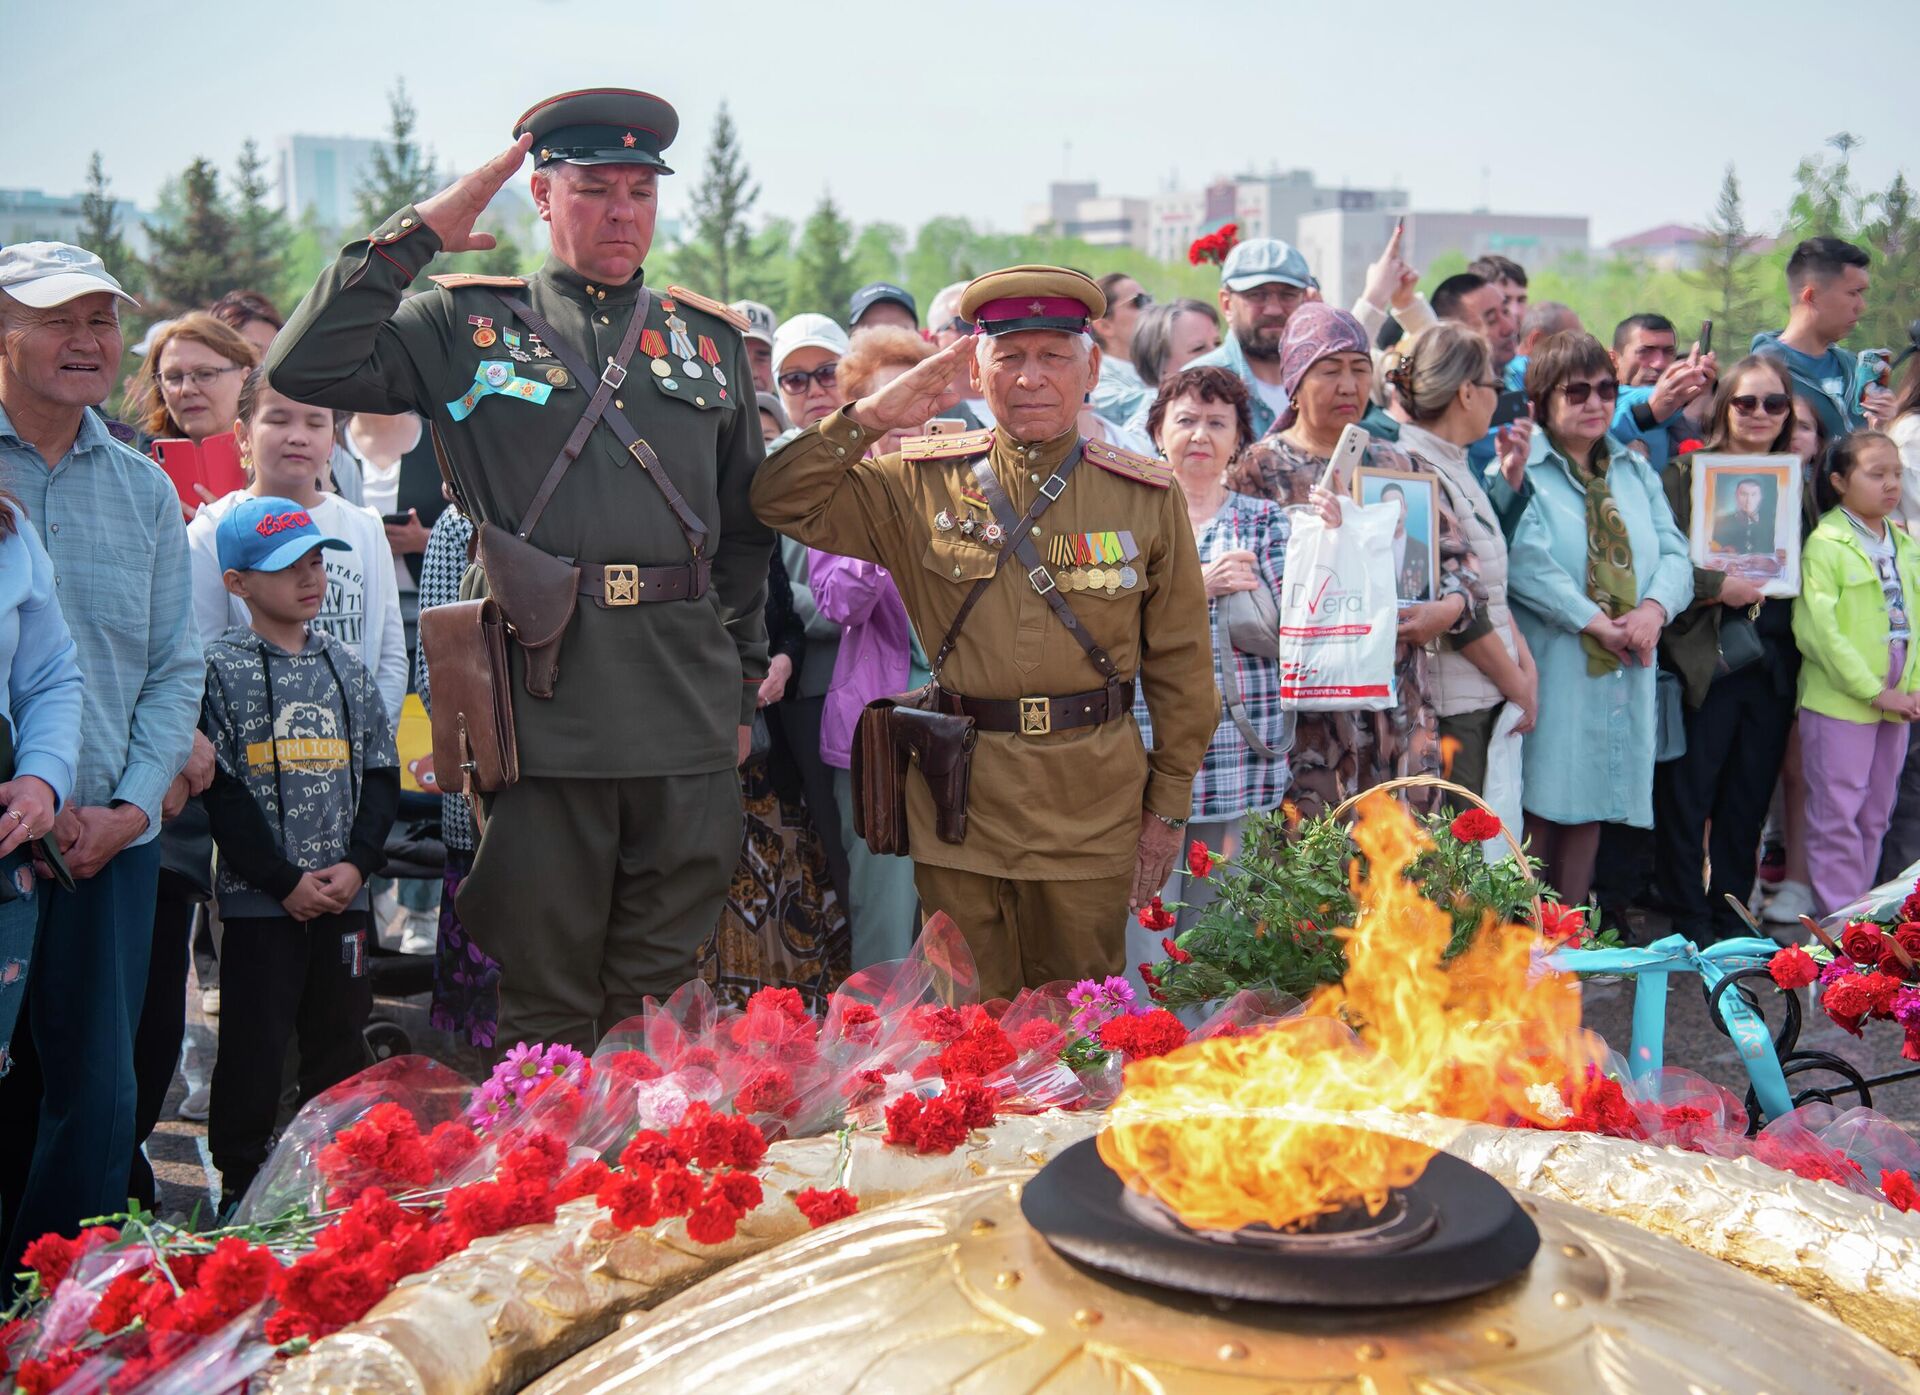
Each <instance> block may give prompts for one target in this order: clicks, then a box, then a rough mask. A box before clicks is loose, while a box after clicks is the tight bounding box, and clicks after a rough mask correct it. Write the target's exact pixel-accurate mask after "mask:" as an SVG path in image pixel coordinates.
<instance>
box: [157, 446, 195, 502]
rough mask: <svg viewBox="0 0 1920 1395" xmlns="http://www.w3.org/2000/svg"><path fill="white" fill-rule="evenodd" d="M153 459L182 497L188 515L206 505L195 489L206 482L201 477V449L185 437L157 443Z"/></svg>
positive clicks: (181, 500) (174, 489)
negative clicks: (197, 485)
mask: <svg viewBox="0 0 1920 1395" xmlns="http://www.w3.org/2000/svg"><path fill="white" fill-rule="evenodd" d="M153 459H154V461H155V463H156V464H158V465H159V466H160V468H161V469H162V470H164V471H166V474H167V478H168V479H170V480H172V481H173V492H174V493H175V494H178V495H179V496H180V506H181V507H182V508H184V509H185V510H186V511H187V513H188V514H192V512H193V511H194V510H195V509H197V508H199V507H200V506H201V505H202V504H204V503H206V500H205V499H202V498H201V497H200V491H199V490H197V489H195V488H194V486H195V485H196V484H204V483H206V481H205V480H203V479H202V478H201V477H200V448H199V447H198V446H196V445H195V444H194V443H193V442H192V441H189V440H188V439H187V438H186V437H184V436H180V437H174V438H170V439H168V440H164V441H155V442H154V443H153Z"/></svg>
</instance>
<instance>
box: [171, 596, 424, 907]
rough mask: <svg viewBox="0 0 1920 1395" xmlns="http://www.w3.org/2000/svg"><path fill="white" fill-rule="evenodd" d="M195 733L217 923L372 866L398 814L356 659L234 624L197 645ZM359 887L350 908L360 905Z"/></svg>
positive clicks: (318, 642) (380, 711)
mask: <svg viewBox="0 0 1920 1395" xmlns="http://www.w3.org/2000/svg"><path fill="white" fill-rule="evenodd" d="M200 728H201V730H202V731H204V732H205V733H206V736H207V739H208V740H209V741H211V742H212V743H213V750H214V758H215V769H214V777H213V784H212V785H211V786H210V787H209V788H208V790H207V794H206V803H207V817H208V820H209V822H210V823H211V824H212V826H213V839H214V842H215V843H217V844H218V845H219V848H220V872H219V878H218V882H217V884H216V886H215V888H214V890H215V893H216V894H217V895H218V897H219V899H220V914H221V916H222V918H223V919H234V918H241V917H249V916H253V917H262V916H268V917H277V916H283V915H285V914H286V909H285V907H284V906H282V904H281V902H282V900H283V899H284V898H285V897H287V896H289V895H291V894H292V892H293V889H294V887H295V886H297V885H298V884H299V882H300V877H301V875H302V874H303V873H305V872H317V871H319V870H320V869H321V868H323V867H331V866H333V865H334V864H335V863H337V862H350V863H352V864H353V865H354V866H355V867H356V868H358V869H359V871H360V875H361V878H362V880H363V881H364V880H365V879H366V878H369V877H371V876H372V875H373V874H374V873H375V872H376V871H378V870H379V868H380V865H381V863H382V861H383V860H384V855H383V849H384V848H385V846H386V841H387V831H388V830H389V829H390V828H391V827H392V826H393V819H394V815H395V813H396V812H398V810H399V807H400V770H399V758H398V756H396V755H395V753H394V738H393V726H392V724H391V723H390V722H389V720H388V718H387V709H386V705H385V704H384V703H383V702H382V701H381V699H380V693H379V691H378V689H376V688H375V686H374V683H373V679H372V678H371V677H370V676H369V675H368V673H367V670H366V666H365V665H364V664H362V663H361V662H360V659H359V657H358V656H357V655H356V654H354V652H353V651H352V650H351V649H349V648H348V647H347V646H345V645H343V644H342V643H340V641H338V640H337V639H334V638H333V637H332V636H330V635H328V634H325V633H324V632H322V631H320V630H317V629H309V630H308V632H307V642H306V646H305V647H304V648H303V649H301V651H300V652H299V653H298V654H290V653H288V652H287V651H286V650H284V649H282V648H280V647H279V646H278V645H276V644H272V643H270V642H268V641H267V640H265V639H262V638H261V637H260V636H259V635H257V634H255V633H254V632H253V631H252V630H250V629H247V628H246V627H245V626H242V625H236V626H234V627H233V628H232V629H230V630H228V631H227V632H226V633H225V634H223V635H221V636H220V638H219V639H217V640H215V641H214V642H213V643H212V644H211V645H210V646H208V648H207V687H206V696H205V698H204V700H203V702H202V706H201V714H200ZM367 905H368V901H367V891H366V887H365V886H364V885H363V886H362V887H361V888H360V893H359V895H357V896H356V897H355V898H354V900H353V903H352V905H351V906H350V907H349V909H351V910H365V909H367Z"/></svg>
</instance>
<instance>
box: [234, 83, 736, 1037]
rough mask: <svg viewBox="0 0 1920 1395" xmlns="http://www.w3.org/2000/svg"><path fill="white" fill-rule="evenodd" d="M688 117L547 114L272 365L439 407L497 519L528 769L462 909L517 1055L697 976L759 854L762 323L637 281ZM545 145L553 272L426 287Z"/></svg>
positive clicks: (590, 96) (594, 1031) (472, 484)
mask: <svg viewBox="0 0 1920 1395" xmlns="http://www.w3.org/2000/svg"><path fill="white" fill-rule="evenodd" d="M678 130H679V117H678V115H677V114H676V113H675V112H674V109H673V108H672V106H670V105H669V104H668V103H666V102H664V101H662V100H661V99H660V98H658V97H655V96H652V95H650V94H648V93H645V92H634V91H628V90H625V89H613V88H599V89H591V90H587V91H578V92H569V93H566V94H563V95H562V96H559V97H554V98H551V99H549V100H547V101H544V102H541V103H539V104H538V105H536V106H534V107H533V108H532V109H530V110H529V111H527V112H526V113H525V114H524V115H522V116H521V118H520V119H519V121H517V122H516V123H514V127H513V133H514V143H513V144H512V145H511V146H509V147H508V148H507V149H506V150H505V151H504V152H502V153H501V154H500V155H498V156H496V157H495V158H494V159H492V160H490V161H488V162H487V163H486V164H484V165H481V166H480V167H479V168H478V169H476V170H475V171H473V172H472V173H471V174H469V175H466V176H464V177H463V178H461V179H460V180H458V181H456V182H455V183H454V184H452V185H451V186H449V187H448V188H446V189H444V190H442V191H441V192H440V193H438V194H435V195H433V196H432V197H431V198H428V199H425V200H423V201H422V202H421V203H419V204H418V205H410V206H408V207H405V208H401V209H398V210H397V211H395V213H394V214H393V216H392V217H391V218H389V219H388V220H387V222H386V223H384V224H382V225H381V226H380V227H379V228H377V229H374V230H373V231H371V232H370V233H368V234H367V235H366V236H364V237H362V238H360V239H359V240H357V241H355V242H353V243H351V244H349V245H348V247H347V248H346V250H345V251H344V252H343V253H342V254H341V256H340V258H339V260H338V261H336V262H335V263H334V264H333V266H332V267H330V268H329V269H328V270H327V271H325V272H324V273H322V275H321V277H320V280H319V282H318V283H317V284H316V285H315V287H314V289H313V290H312V292H310V293H309V294H308V296H307V298H306V300H305V301H304V302H303V303H302V304H301V306H300V308H299V310H297V311H296V312H295V313H294V315H293V318H292V319H291V320H289V321H288V323H287V327H286V328H285V329H284V330H282V331H281V332H280V334H279V336H278V337H277V338H276V339H275V340H274V344H273V350H272V352H271V353H270V354H269V355H268V364H267V368H268V373H269V375H270V376H271V378H272V381H273V385H274V386H275V387H276V388H277V389H279V390H280V391H282V392H284V393H286V394H287V395H289V396H291V397H293V398H295V399H296V400H298V401H301V402H312V403H317V404H319V405H322V406H328V407H333V408H336V409H339V410H345V411H355V412H388V413H393V412H403V411H411V412H419V413H421V414H422V415H423V416H424V417H426V418H427V420H428V421H430V422H431V423H432V426H433V430H434V432H435V435H436V437H437V439H438V443H439V445H440V446H441V447H442V448H443V450H444V452H445V458H446V460H447V463H448V467H449V472H450V475H451V477H452V480H453V483H454V485H455V487H456V489H457V491H458V492H459V494H460V496H461V502H462V506H463V511H464V512H466V513H467V514H468V515H469V516H470V517H472V518H474V519H475V521H476V522H477V523H478V524H479V525H480V533H479V537H480V557H481V564H482V570H483V571H484V572H485V574H486V581H487V585H488V587H489V589H490V592H491V595H492V597H493V599H494V600H495V601H496V602H497V603H499V604H500V605H501V607H502V609H503V610H504V611H505V613H506V618H507V620H508V621H509V622H510V623H511V624H512V626H513V629H514V642H513V644H512V645H511V646H510V655H509V661H510V664H511V689H512V702H513V732H514V736H515V738H516V741H517V747H518V756H519V769H520V774H519V779H518V780H517V781H515V782H514V783H511V784H509V785H507V786H506V787H505V788H503V789H500V790H499V791H498V792H496V793H494V794H493V795H492V796H491V797H490V804H489V807H488V810H487V814H488V817H487V820H486V825H485V828H484V830H483V831H482V834H481V840H480V847H479V849H478V851H477V853H476V854H475V858H474V864H473V870H472V871H471V872H470V873H469V874H468V876H467V879H466V881H465V883H464V884H463V886H462V887H461V890H460V893H459V912H460V918H461V920H462V922H463V923H464V924H465V925H466V926H467V928H468V929H469V930H470V931H471V932H472V934H473V937H474V940H475V941H476V942H477V943H478V944H479V946H480V948H481V949H483V950H485V951H486V952H487V953H488V954H490V955H492V956H493V957H494V958H495V959H496V960H498V961H499V962H500V963H501V965H502V970H503V972H502V976H501V984H500V1018H499V1034H498V1037H497V1040H498V1041H499V1043H500V1045H501V1048H502V1049H504V1048H506V1047H507V1046H510V1045H511V1044H512V1043H514V1042H515V1041H520V1040H525V1041H549V1042H566V1043H568V1044H569V1045H572V1046H575V1047H582V1048H588V1049H590V1048H591V1047H592V1046H593V1044H594V1043H595V1042H597V1041H598V1040H599V1038H600V1036H601V1035H602V1034H603V1033H604V1032H605V1031H606V1030H607V1029H608V1028H610V1027H612V1026H613V1025H615V1024H616V1023H618V1022H620V1021H621V1020H622V1019H624V1018H626V1017H629V1016H632V1015H634V1014H636V1013H638V1012H640V1011H641V1010H642V1007H643V1005H644V1002H645V1000H646V999H647V998H648V997H649V996H653V997H658V998H664V997H665V996H666V995H668V994H670V993H672V992H673V990H674V989H676V988H678V987H679V986H680V985H681V984H683V983H685V982H686V981H687V980H689V979H691V978H692V977H694V975H695V973H696V971H697V967H696V966H697V960H698V955H699V949H700V946H701V945H702V944H704V943H705V942H706V941H707V939H708V938H709V937H710V936H711V935H712V933H713V927H714V926H715V924H717V923H718V920H719V916H720V910H721V905H722V903H723V901H724V898H725V896H726V892H727V888H728V885H729V884H730V883H731V881H732V878H733V873H734V869H735V866H736V864H737V861H738V855H739V850H740V837H741V811H740V783H739V774H738V771H737V769H736V767H737V765H738V763H739V761H741V760H742V759H744V758H745V756H746V753H747V745H748V736H749V733H750V731H751V726H750V724H751V722H752V721H753V716H754V712H755V710H756V709H757V707H758V698H759V688H760V682H761V680H762V679H763V678H764V677H765V676H766V672H767V636H766V621H765V614H764V612H765V606H766V587H767V561H768V557H769V555H770V552H771V549H772V543H773V540H772V537H771V535H770V534H769V533H768V532H767V531H766V529H764V528H763V527H762V526H761V525H760V524H759V522H758V521H757V520H755V518H754V517H753V514H752V510H751V508H750V506H749V504H748V498H747V493H748V489H749V487H750V484H751V482H752V479H753V474H754V471H755V470H757V469H758V468H759V465H760V461H761V457H762V455H763V453H764V448H763V446H762V442H761V435H760V418H759V413H758V412H757V411H756V410H755V398H754V387H753V370H752V366H751V363H750V360H749V359H748V356H747V351H746V346H745V343H744V340H743V334H744V332H745V331H746V329H748V328H749V327H750V325H749V321H748V320H747V319H745V318H744V317H743V316H740V315H737V314H736V313H734V312H733V311H732V310H729V309H728V308H727V307H726V306H725V305H722V304H720V303H719V302H717V301H714V300H710V299H708V298H707V297H706V296H703V295H700V294H698V293H696V292H692V291H688V290H685V289H684V288H682V287H679V286H655V285H654V284H653V278H648V277H644V276H643V275H642V270H641V268H642V263H643V262H644V261H645V259H646V257H647V255H648V253H649V251H650V250H651V247H652V244H653V234H654V223H655V219H656V217H657V214H658V208H659V204H658V197H659V185H658V181H659V179H660V177H661V176H663V175H667V174H671V173H672V171H671V170H670V169H669V168H668V166H667V163H666V160H665V158H664V156H663V152H664V151H665V149H666V148H667V146H668V145H669V144H671V142H672V140H673V137H674V136H675V135H676V134H677V132H678ZM529 153H531V154H532V156H533V160H534V167H533V175H532V183H531V193H532V195H533V201H534V204H535V206H536V207H537V208H538V210H539V213H540V217H541V219H542V220H543V221H544V222H545V223H546V224H547V225H548V227H549V229H550V230H551V235H552V252H551V255H550V256H549V257H548V259H547V261H546V263H545V264H544V265H543V266H542V267H541V268H540V269H539V270H538V271H537V272H535V273H534V274H533V275H532V276H529V277H526V278H524V279H523V278H521V277H490V276H451V277H440V278H435V279H436V280H437V282H438V285H437V286H436V288H435V289H432V290H429V291H427V292H425V293H424V294H420V295H415V296H413V297H411V298H409V299H403V298H402V297H403V294H404V292H405V291H406V289H407V288H408V286H409V285H410V284H411V283H412V281H413V280H414V278H415V277H416V276H418V275H419V274H420V272H421V271H422V270H424V269H425V267H426V265H427V263H428V262H430V261H431V260H432V259H433V257H434V256H435V255H436V254H438V253H440V252H462V251H469V250H485V249H487V248H490V247H492V246H493V239H492V238H491V237H489V236H487V235H486V234H484V233H476V232H475V231H474V221H475V219H476V218H478V217H479V216H480V214H481V213H482V212H483V211H484V210H485V209H486V207H487V204H488V203H489V201H490V200H491V199H492V198H493V196H494V195H495V194H496V193H498V192H499V190H500V189H501V188H502V187H503V186H504V185H505V184H506V183H507V181H508V180H509V179H511V178H512V177H513V176H514V174H515V173H516V172H517V171H518V170H519V169H520V168H521V166H522V164H523V163H524V162H525V160H526V157H527V156H528V154H529ZM661 279H664V278H661ZM449 642H450V643H451V642H452V641H451V640H450V641H449ZM444 652H446V651H443V653H444ZM429 659H430V661H431V662H433V663H434V664H436V665H437V664H438V663H440V662H441V660H440V658H439V657H437V656H435V655H433V654H431V653H430V654H429ZM471 661H472V663H473V665H474V666H475V667H476V668H478V667H479V666H480V664H481V662H482V661H481V660H480V659H479V657H478V656H473V658H472V660H471ZM434 690H435V695H436V697H440V696H442V695H443V693H442V685H441V684H440V682H439V681H438V675H436V681H435V683H434ZM436 715H440V714H436ZM486 715H491V714H486ZM459 774H460V772H459V771H457V770H455V771H447V770H443V771H442V772H441V777H442V779H443V780H448V779H458V778H459Z"/></svg>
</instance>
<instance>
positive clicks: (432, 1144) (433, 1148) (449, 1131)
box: [427, 1119, 480, 1176]
mask: <svg viewBox="0 0 1920 1395" xmlns="http://www.w3.org/2000/svg"><path fill="white" fill-rule="evenodd" d="M479 1151H480V1135H478V1134H477V1133H475V1132H474V1131H473V1130H472V1129H470V1128H468V1127H467V1126H466V1125H465V1124H463V1123H461V1122H459V1120H457V1119H449V1120H447V1122H446V1123H444V1124H441V1125H440V1126H439V1127H438V1128H436V1129H434V1131H433V1132H432V1133H430V1134H428V1135H427V1158H428V1160H429V1161H430V1162H431V1163H432V1164H433V1170H434V1171H435V1172H436V1173H438V1174H439V1175H441V1176H445V1175H446V1174H447V1173H449V1172H452V1171H454V1170H455V1169H456V1168H458V1167H459V1166H460V1165H461V1164H462V1163H464V1162H466V1161H467V1160H468V1159H469V1158H471V1157H472V1156H473V1155H474V1154H475V1153H477V1152H479Z"/></svg>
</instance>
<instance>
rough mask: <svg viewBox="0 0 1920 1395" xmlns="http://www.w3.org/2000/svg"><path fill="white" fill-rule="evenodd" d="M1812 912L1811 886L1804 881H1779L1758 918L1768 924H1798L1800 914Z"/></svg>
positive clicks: (1810, 913)
mask: <svg viewBox="0 0 1920 1395" xmlns="http://www.w3.org/2000/svg"><path fill="white" fill-rule="evenodd" d="M1812 914H1813V888H1812V887H1810V886H1808V885H1807V884H1806V883H1805V882H1781V883H1780V887H1779V889H1778V890H1777V891H1775V892H1774V893H1773V897H1772V899H1771V900H1769V901H1768V902H1767V908H1766V909H1765V910H1764V911H1762V912H1761V913H1760V918H1761V919H1762V920H1764V921H1766V922H1767V923H1768V924H1769V925H1798V924H1799V923H1800V917H1801V916H1803V915H1812Z"/></svg>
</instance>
